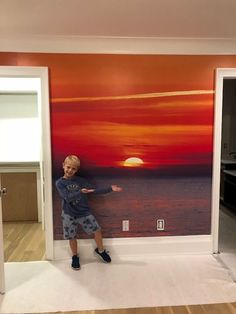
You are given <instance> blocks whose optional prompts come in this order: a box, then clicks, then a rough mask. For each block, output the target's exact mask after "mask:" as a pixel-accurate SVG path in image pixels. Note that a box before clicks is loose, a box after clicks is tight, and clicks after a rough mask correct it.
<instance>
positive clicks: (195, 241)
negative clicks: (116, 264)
mask: <svg viewBox="0 0 236 314" xmlns="http://www.w3.org/2000/svg"><path fill="white" fill-rule="evenodd" d="M78 243H79V252H80V256H86V257H88V258H90V257H92V256H93V251H94V247H95V246H94V245H95V244H94V241H93V240H79V241H78ZM104 245H105V247H106V249H107V250H108V251H109V252H110V253H111V255H112V258H113V259H115V258H129V257H136V258H138V257H143V256H144V255H145V256H146V257H150V258H152V257H157V256H160V255H163V256H165V255H180V254H212V253H213V250H212V236H211V235H198V236H177V237H145V238H114V239H104ZM70 256H71V253H70V249H69V244H68V241H66V240H55V241H54V259H55V260H58V259H66V258H69V257H70Z"/></svg>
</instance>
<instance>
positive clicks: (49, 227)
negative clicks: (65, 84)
mask: <svg viewBox="0 0 236 314" xmlns="http://www.w3.org/2000/svg"><path fill="white" fill-rule="evenodd" d="M0 77H6V78H39V80H40V87H39V90H37V96H38V97H37V98H38V107H39V108H38V109H39V116H40V120H41V160H40V169H41V171H40V172H41V186H42V195H43V204H42V206H43V221H44V228H45V243H46V259H48V260H53V258H54V254H53V253H54V250H53V211H52V167H51V127H50V104H49V81H48V68H47V67H26V66H0ZM44 209H45V210H44ZM0 224H1V226H0V243H1V241H3V234H2V232H1V228H2V221H0ZM1 255H3V251H1V250H0V263H1V261H2V260H3V256H1ZM1 267H2V269H3V270H4V265H0V269H1ZM0 287H1V285H0Z"/></svg>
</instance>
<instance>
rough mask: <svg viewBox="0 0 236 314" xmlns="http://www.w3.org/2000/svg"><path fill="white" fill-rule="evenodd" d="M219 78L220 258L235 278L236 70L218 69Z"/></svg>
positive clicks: (217, 98)
mask: <svg viewBox="0 0 236 314" xmlns="http://www.w3.org/2000/svg"><path fill="white" fill-rule="evenodd" d="M217 79H218V90H217V91H216V94H217V95H216V100H217V101H216V105H217V103H218V107H220V110H221V115H222V120H221V119H220V121H222V123H221V127H220V130H219V131H220V132H221V143H219V144H220V145H219V146H220V150H219V155H220V167H219V170H220V171H219V172H220V191H219V202H218V203H219V205H218V206H219V235H218V236H219V237H218V252H219V255H218V257H219V260H220V261H221V263H222V264H223V265H224V266H225V267H226V268H228V269H229V271H230V273H231V275H232V277H233V278H234V279H236V71H235V69H219V70H218V78H217ZM219 87H220V89H221V90H219ZM220 102H221V106H219V104H220ZM216 133H217V131H216ZM219 138H220V137H219Z"/></svg>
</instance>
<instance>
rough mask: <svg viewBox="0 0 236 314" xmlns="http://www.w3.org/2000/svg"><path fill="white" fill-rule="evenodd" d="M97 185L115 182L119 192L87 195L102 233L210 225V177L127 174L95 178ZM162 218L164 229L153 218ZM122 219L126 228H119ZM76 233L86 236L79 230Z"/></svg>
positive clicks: (194, 230)
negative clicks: (119, 189)
mask: <svg viewBox="0 0 236 314" xmlns="http://www.w3.org/2000/svg"><path fill="white" fill-rule="evenodd" d="M95 181H96V185H97V186H99V187H105V186H109V185H111V184H117V185H119V186H121V187H122V188H123V191H122V192H120V193H115V192H113V193H109V194H107V195H96V196H95V195H94V196H92V195H91V196H90V198H89V200H90V206H91V209H92V212H93V214H94V215H95V216H96V218H97V220H98V221H99V223H100V225H101V227H102V230H103V235H104V237H108V238H110V237H132V236H140V237H145V236H167V235H197V234H209V233H210V227H211V178H208V177H165V178H158V179H156V178H149V177H148V178H147V177H142V178H140V177H136V178H135V177H132V178H131V177H129V178H119V177H116V178H111V177H99V178H96V180H95ZM59 206H60V205H59V202H58V197H57V195H56V194H55V196H54V216H55V221H56V222H57V224H56V225H55V238H56V239H57V238H61V234H62V231H61V226H60V222H59V221H58V217H57V216H58V215H59V212H60V210H59V208H58V207H59ZM157 219H164V221H165V230H164V231H157V228H156V220H157ZM122 220H129V221H130V230H129V231H128V232H123V231H122ZM79 236H80V237H82V238H84V237H85V238H86V237H87V236H85V235H84V233H83V232H81V231H79Z"/></svg>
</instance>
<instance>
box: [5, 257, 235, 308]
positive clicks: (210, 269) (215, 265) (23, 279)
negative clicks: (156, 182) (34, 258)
mask: <svg viewBox="0 0 236 314" xmlns="http://www.w3.org/2000/svg"><path fill="white" fill-rule="evenodd" d="M81 263H82V268H81V270H80V271H73V270H72V269H71V268H70V261H69V260H65V261H58V262H47V261H42V262H27V263H8V264H6V290H7V292H6V294H5V295H4V296H0V313H37V312H53V311H54V312H56V311H73V310H74V311H76V310H95V309H114V308H134V307H156V306H168V305H183V304H209V303H224V302H234V301H236V284H235V283H234V281H233V280H232V279H231V277H230V275H229V272H228V270H227V269H225V268H224V267H222V265H221V264H220V263H219V262H218V261H217V260H216V259H215V258H214V257H213V256H211V255H202V256H199V255H196V256H174V257H159V258H158V259H152V260H145V258H144V259H143V260H132V259H127V260H117V261H113V263H112V264H108V265H107V264H103V263H101V262H98V261H97V260H95V259H91V260H84V261H81Z"/></svg>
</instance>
